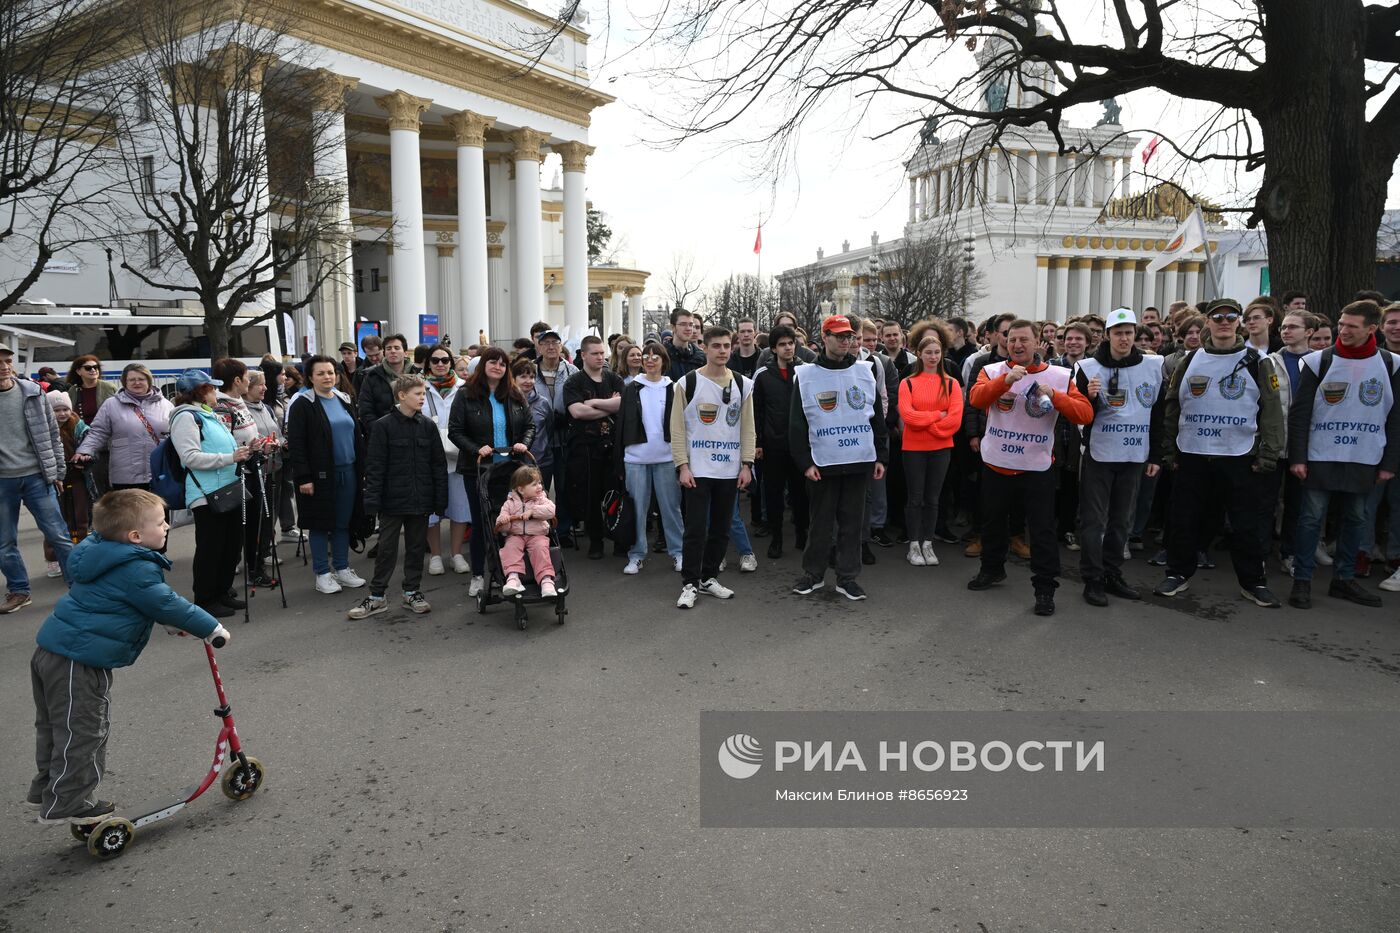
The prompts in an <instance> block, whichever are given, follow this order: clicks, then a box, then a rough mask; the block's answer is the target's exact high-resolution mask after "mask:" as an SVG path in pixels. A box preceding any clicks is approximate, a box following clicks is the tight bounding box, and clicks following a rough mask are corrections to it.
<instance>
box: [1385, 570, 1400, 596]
mask: <svg viewBox="0 0 1400 933" xmlns="http://www.w3.org/2000/svg"><path fill="white" fill-rule="evenodd" d="M1381 589H1383V590H1385V591H1386V592H1388V593H1400V570H1397V571H1395V572H1394V573H1392V574H1391V575H1390V576H1388V577H1386V578H1385V579H1384V580H1382V581H1381Z"/></svg>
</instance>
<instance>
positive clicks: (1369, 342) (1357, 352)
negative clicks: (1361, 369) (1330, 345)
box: [1336, 334, 1376, 360]
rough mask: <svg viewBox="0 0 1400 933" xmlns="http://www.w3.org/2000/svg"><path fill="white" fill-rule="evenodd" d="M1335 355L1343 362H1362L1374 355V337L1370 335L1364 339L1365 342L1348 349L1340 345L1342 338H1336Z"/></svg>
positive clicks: (1342, 344)
mask: <svg viewBox="0 0 1400 933" xmlns="http://www.w3.org/2000/svg"><path fill="white" fill-rule="evenodd" d="M1336 350H1337V355H1338V356H1340V357H1341V358H1342V359H1344V360H1364V359H1367V358H1368V357H1372V356H1375V355H1376V335H1375V334H1372V335H1371V336H1369V337H1367V338H1366V342H1365V343H1363V344H1362V345H1361V346H1359V347H1349V346H1347V345H1346V344H1344V343H1342V338H1341V337H1338V338H1337V346H1336Z"/></svg>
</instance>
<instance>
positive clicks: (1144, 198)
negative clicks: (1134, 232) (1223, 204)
mask: <svg viewBox="0 0 1400 933" xmlns="http://www.w3.org/2000/svg"><path fill="white" fill-rule="evenodd" d="M1197 207H1200V209H1201V215H1202V216H1203V217H1204V218H1205V220H1206V223H1211V224H1223V223H1225V218H1224V217H1223V216H1222V215H1221V213H1220V207H1219V206H1218V205H1216V204H1212V203H1211V202H1209V201H1207V200H1206V199H1204V198H1198V197H1194V196H1192V195H1191V194H1188V193H1187V191H1186V189H1184V188H1182V187H1181V186H1179V185H1177V184H1175V183H1173V182H1170V181H1164V182H1162V183H1160V184H1157V185H1154V186H1153V187H1151V188H1148V189H1147V190H1146V191H1143V192H1141V193H1140V194H1130V195H1128V196H1127V197H1125V198H1114V199H1113V200H1111V201H1109V202H1108V203H1107V204H1105V205H1104V209H1103V211H1102V213H1100V214H1099V223H1106V222H1107V221H1110V220H1149V221H1168V220H1174V221H1176V222H1177V223H1180V222H1181V221H1183V220H1185V219H1186V218H1187V217H1189V216H1190V215H1191V212H1192V211H1193V210H1195V209H1196V208H1197Z"/></svg>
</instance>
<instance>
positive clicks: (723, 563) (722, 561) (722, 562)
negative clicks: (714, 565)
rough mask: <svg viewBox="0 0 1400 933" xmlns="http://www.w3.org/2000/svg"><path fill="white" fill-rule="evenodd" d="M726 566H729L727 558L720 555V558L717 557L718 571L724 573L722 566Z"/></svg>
mask: <svg viewBox="0 0 1400 933" xmlns="http://www.w3.org/2000/svg"><path fill="white" fill-rule="evenodd" d="M728 566H729V558H727V557H721V558H720V559H719V572H720V573H724V568H725V567H728Z"/></svg>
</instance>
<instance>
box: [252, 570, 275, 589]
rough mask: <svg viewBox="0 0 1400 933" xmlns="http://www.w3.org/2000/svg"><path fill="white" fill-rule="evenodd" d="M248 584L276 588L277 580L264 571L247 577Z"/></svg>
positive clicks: (260, 587) (259, 587)
mask: <svg viewBox="0 0 1400 933" xmlns="http://www.w3.org/2000/svg"><path fill="white" fill-rule="evenodd" d="M248 585H249V586H251V587H256V588H258V589H264V590H275V589H277V581H276V580H274V579H272V577H269V576H268V575H267V574H265V573H261V572H259V573H255V574H252V575H251V576H249V577H248Z"/></svg>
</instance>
